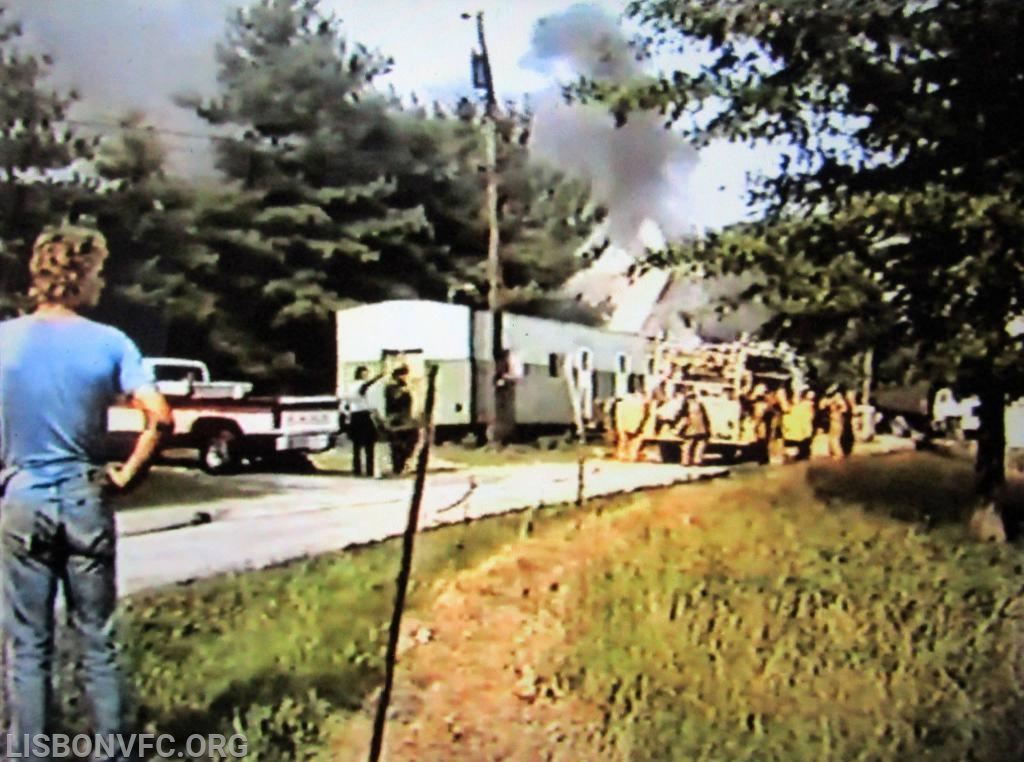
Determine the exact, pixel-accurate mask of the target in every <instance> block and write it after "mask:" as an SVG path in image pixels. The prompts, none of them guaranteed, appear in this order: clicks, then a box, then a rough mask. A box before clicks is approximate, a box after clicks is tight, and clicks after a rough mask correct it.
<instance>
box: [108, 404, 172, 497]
mask: <svg viewBox="0 0 1024 762" xmlns="http://www.w3.org/2000/svg"><path fill="white" fill-rule="evenodd" d="M131 403H132V406H133V407H135V408H138V409H139V410H141V411H142V412H143V414H144V415H145V416H146V427H145V428H144V429H143V430H142V433H140V434H139V436H138V438H137V439H136V440H135V447H134V448H133V449H132V453H131V455H129V456H128V460H126V461H125V462H124V463H122V464H121V465H120V466H115V467H113V468H111V469H110V470H109V471H108V472H107V473H108V476H109V477H110V481H112V482H113V483H114V485H115V486H117V487H118V488H120V489H124V488H125V487H126V486H128V484H129V483H130V482H131V481H132V480H133V479H134V478H135V477H136V476H138V474H139V473H140V471H141V470H142V469H143V468H144V467H145V466H146V464H147V463H148V462H149V461H150V459H151V458H152V457H153V456H154V455H155V454H156V451H157V447H158V446H159V445H160V440H161V439H162V438H163V436H164V433H165V432H167V433H169V432H170V431H172V430H173V428H174V418H173V417H172V415H171V408H170V406H169V405H168V404H167V400H166V399H164V395H162V394H161V393H160V392H158V391H157V390H156V388H155V387H152V386H144V387H141V388H140V389H137V390H136V391H135V392H134V394H132V399H131Z"/></svg>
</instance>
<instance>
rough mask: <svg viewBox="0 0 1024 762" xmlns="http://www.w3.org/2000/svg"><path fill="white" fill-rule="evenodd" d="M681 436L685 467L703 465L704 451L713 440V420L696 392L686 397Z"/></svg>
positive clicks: (680, 430)
mask: <svg viewBox="0 0 1024 762" xmlns="http://www.w3.org/2000/svg"><path fill="white" fill-rule="evenodd" d="M679 435H680V436H681V437H682V439H683V446H682V451H683V452H682V456H683V457H682V463H683V465H684V466H699V465H701V463H703V462H704V450H705V448H706V447H707V443H708V439H710V438H711V420H710V419H709V418H708V411H707V408H706V407H704V403H703V402H701V401H700V398H699V397H698V396H697V394H696V393H695V392H692V391H691V392H689V393H688V394H687V395H686V403H685V405H684V407H683V415H682V426H681V427H680V429H679Z"/></svg>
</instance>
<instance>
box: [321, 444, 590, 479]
mask: <svg viewBox="0 0 1024 762" xmlns="http://www.w3.org/2000/svg"><path fill="white" fill-rule="evenodd" d="M600 449H602V448H600V447H594V446H590V445H587V446H583V447H581V446H580V445H579V444H577V443H576V442H567V441H566V440H565V438H564V437H555V436H552V437H542V438H541V439H540V440H539V442H538V443H537V444H510V445H506V446H503V447H497V446H492V445H483V446H480V447H477V446H473V445H467V444H460V443H454V442H446V443H444V444H440V445H434V446H433V447H432V448H431V450H430V452H431V459H432V460H433V461H436V462H439V463H451V464H456V465H462V466H507V465H521V464H524V463H574V462H575V461H576V460H577V459H578V458H579V456H580V454H581V453H582V454H584V455H586V456H587V457H588V458H592V457H598V455H599V453H598V450H600ZM311 459H312V460H313V462H314V463H315V464H316V466H317V468H319V469H321V470H325V471H331V472H334V473H349V472H350V471H351V469H352V455H351V452H350V450H349V447H348V446H347V445H342V446H341V447H337V448H334V449H332V450H328V451H326V452H323V453H319V454H317V455H314V456H312V458H311ZM377 459H378V463H379V464H380V465H381V466H383V467H384V468H385V469H386V468H387V466H388V459H387V443H384V442H381V443H378V445H377Z"/></svg>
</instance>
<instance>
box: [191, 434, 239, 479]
mask: <svg viewBox="0 0 1024 762" xmlns="http://www.w3.org/2000/svg"><path fill="white" fill-rule="evenodd" d="M199 463H200V465H201V466H202V468H203V470H204V471H206V473H208V474H227V473H230V472H231V471H233V470H235V469H236V468H237V467H238V439H237V437H236V436H235V432H233V431H231V430H229V429H220V430H219V431H216V432H214V433H213V434H211V435H210V436H209V437H207V439H206V441H205V442H204V444H203V446H202V448H201V449H200V450H199Z"/></svg>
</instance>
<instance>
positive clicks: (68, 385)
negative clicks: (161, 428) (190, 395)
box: [0, 314, 153, 470]
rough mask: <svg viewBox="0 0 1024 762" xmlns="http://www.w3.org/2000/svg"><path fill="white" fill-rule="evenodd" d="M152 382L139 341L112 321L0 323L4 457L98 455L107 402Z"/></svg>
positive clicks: (34, 463) (45, 459) (41, 462)
mask: <svg viewBox="0 0 1024 762" xmlns="http://www.w3.org/2000/svg"><path fill="white" fill-rule="evenodd" d="M152 383H153V378H152V373H151V372H150V371H148V370H147V369H146V368H145V367H144V366H143V364H142V356H141V354H140V353H139V350H138V348H137V347H136V346H135V344H134V343H133V342H132V340H131V339H129V338H128V337H127V336H125V335H124V334H123V333H122V332H121V331H119V330H117V329H116V328H113V327H111V326H108V325H104V324H102V323H97V322H95V321H92V320H88V319H86V318H84V317H81V316H78V315H73V316H51V315H45V316H44V315H38V314H36V315H26V316H24V317H19V318H16V319H14V320H8V321H6V322H3V323H0V464H2V465H3V468H4V469H19V470H20V469H25V470H35V469H39V468H43V469H46V470H50V467H57V468H59V467H60V464H69V465H71V464H76V463H98V462H100V461H101V460H102V457H103V440H104V437H105V434H106V430H107V408H108V407H109V406H110V404H111V403H112V402H113V401H114V399H115V398H116V397H117V395H118V394H122V393H123V394H130V393H132V392H134V391H136V390H137V389H139V388H140V387H142V386H145V385H148V384H152Z"/></svg>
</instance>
